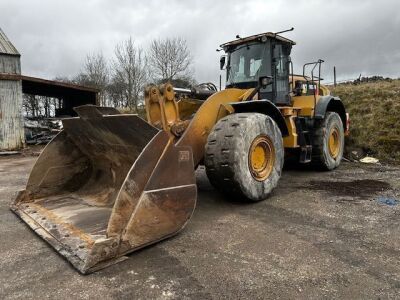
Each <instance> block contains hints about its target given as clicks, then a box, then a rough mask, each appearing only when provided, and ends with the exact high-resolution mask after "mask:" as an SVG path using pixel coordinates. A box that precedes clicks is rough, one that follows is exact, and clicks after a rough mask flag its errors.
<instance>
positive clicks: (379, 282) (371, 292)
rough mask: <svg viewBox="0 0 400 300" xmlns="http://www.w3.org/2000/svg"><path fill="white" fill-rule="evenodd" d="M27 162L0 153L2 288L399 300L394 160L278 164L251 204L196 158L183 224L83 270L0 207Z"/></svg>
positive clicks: (33, 293)
mask: <svg viewBox="0 0 400 300" xmlns="http://www.w3.org/2000/svg"><path fill="white" fill-rule="evenodd" d="M33 163H34V158H32V157H14V158H0V236H1V243H0V255H1V260H0V298H1V299H16V298H36V299H38V298H45V297H48V298H51V299H54V298H58V299H73V298H101V299H111V298H117V299H121V298H126V299H149V298H159V299H170V298H179V299H181V298H201V299H208V298H211V299H219V298H242V299H243V298H250V299H255V298H264V299H265V298H267V299H268V298H272V299H276V298H281V299H295V298H296V299H299V298H302V299H310V298H315V299H321V298H338V299H378V298H380V299H400V203H398V202H397V203H396V202H395V199H397V200H399V199H400V180H399V178H400V169H399V168H395V167H383V166H378V165H372V166H371V165H360V164H355V163H352V164H349V163H345V164H343V165H342V166H341V167H340V168H339V169H338V170H336V171H333V172H330V173H318V172H313V171H299V170H285V172H284V175H283V178H282V179H281V181H280V184H279V187H278V189H276V191H275V192H274V194H273V195H272V197H270V198H269V199H268V200H266V201H263V202H260V203H256V204H247V205H246V204H240V203H232V202H230V201H229V199H225V198H224V197H223V196H221V195H220V194H218V193H217V192H216V191H215V190H214V189H213V188H212V187H211V186H210V184H209V183H208V181H207V179H206V176H205V174H204V170H202V169H200V170H198V171H197V177H198V186H199V197H198V205H197V209H196V211H195V214H194V216H193V218H192V220H191V222H190V223H189V225H188V226H187V227H186V229H185V230H184V231H183V232H181V233H180V234H179V235H178V236H176V237H173V238H171V239H169V240H167V241H163V242H160V243H158V244H156V245H155V246H152V247H148V248H146V249H144V250H141V251H139V252H136V253H134V254H132V255H130V256H129V259H127V260H125V261H124V262H122V263H120V264H117V265H114V266H112V267H110V268H108V269H105V270H101V271H99V272H97V273H94V274H91V275H88V276H82V275H79V274H78V273H77V272H76V271H75V270H74V269H73V268H72V267H71V266H70V265H69V264H68V263H67V262H66V261H65V260H64V259H63V258H62V257H60V256H59V255H57V254H56V253H55V252H54V251H53V249H52V248H50V247H49V246H48V245H47V244H46V243H45V242H43V241H42V240H40V239H39V238H38V237H37V236H36V235H35V234H34V233H33V232H32V231H31V230H30V229H28V228H27V227H26V226H25V225H24V223H22V222H21V221H20V220H19V219H18V218H17V217H16V216H15V215H14V214H12V213H11V212H10V210H9V209H8V205H9V203H10V201H11V199H12V198H13V197H14V195H15V192H16V191H18V190H20V189H23V188H24V185H25V182H26V180H27V176H28V174H29V171H30V168H31V167H32V165H33ZM386 198H387V199H389V200H387V199H386ZM378 200H380V202H379V201H378ZM391 201H392V202H391ZM386 202H387V203H388V204H394V205H388V204H385V203H386ZM396 204H397V205H396Z"/></svg>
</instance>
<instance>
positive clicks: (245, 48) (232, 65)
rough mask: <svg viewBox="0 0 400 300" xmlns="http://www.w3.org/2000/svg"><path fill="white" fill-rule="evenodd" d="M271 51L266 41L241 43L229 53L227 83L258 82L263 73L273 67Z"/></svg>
mask: <svg viewBox="0 0 400 300" xmlns="http://www.w3.org/2000/svg"><path fill="white" fill-rule="evenodd" d="M269 52H270V47H269V46H268V45H267V44H265V43H262V44H260V43H257V44H249V45H240V46H238V47H237V48H236V49H234V50H233V51H232V52H231V53H229V60H228V63H229V64H228V67H227V82H226V83H227V85H234V84H235V83H242V82H258V78H259V77H260V76H261V75H267V71H268V70H270V68H271V67H270V64H271V63H270V61H269V59H268V58H269V57H270V53H269ZM269 73H270V72H269ZM269 75H270V74H269Z"/></svg>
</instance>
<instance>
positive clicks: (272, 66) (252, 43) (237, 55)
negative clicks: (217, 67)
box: [221, 32, 296, 105]
mask: <svg viewBox="0 0 400 300" xmlns="http://www.w3.org/2000/svg"><path fill="white" fill-rule="evenodd" d="M295 44H296V43H295V42H293V41H291V40H289V39H287V38H284V37H282V36H279V35H277V34H274V33H271V32H267V33H262V34H257V35H253V36H249V37H246V38H238V39H237V40H235V41H232V42H228V43H225V44H222V45H221V48H222V49H223V50H224V51H225V53H226V54H227V55H226V57H227V62H226V88H241V89H246V88H254V87H256V86H257V85H258V83H259V78H260V77H264V76H270V77H272V78H273V82H272V84H270V85H268V86H267V87H266V88H261V89H260V99H268V100H270V101H272V102H273V103H275V104H277V105H289V104H290V88H289V72H290V71H289V69H290V68H289V65H290V63H291V60H290V52H291V50H292V46H293V45H295ZM224 65H225V56H223V57H221V69H223V67H224Z"/></svg>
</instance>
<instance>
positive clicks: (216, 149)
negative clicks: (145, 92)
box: [204, 113, 284, 201]
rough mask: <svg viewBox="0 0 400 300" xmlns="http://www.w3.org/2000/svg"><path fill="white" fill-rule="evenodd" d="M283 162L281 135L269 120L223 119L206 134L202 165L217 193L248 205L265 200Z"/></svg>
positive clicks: (251, 117)
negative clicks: (222, 193) (246, 202)
mask: <svg viewBox="0 0 400 300" xmlns="http://www.w3.org/2000/svg"><path fill="white" fill-rule="evenodd" d="M283 161H284V149H283V140H282V134H281V131H280V130H279V128H278V126H277V124H276V123H275V121H274V120H273V119H271V118H270V117H269V116H266V115H263V114H259V113H238V114H232V115H228V116H226V117H225V118H222V119H221V120H219V121H218V123H217V124H216V125H215V126H214V128H213V130H212V132H211V133H210V134H209V136H208V139H207V144H206V147H205V156H204V164H205V167H206V173H207V177H208V179H209V180H210V182H211V184H212V185H213V186H214V187H215V188H217V189H218V190H220V191H222V192H224V193H227V194H230V195H233V196H234V197H235V198H237V197H239V198H241V199H245V200H248V201H260V200H264V199H265V198H267V197H268V195H269V194H270V193H271V191H272V190H273V189H274V188H275V187H276V185H277V184H278V181H279V178H280V176H281V172H282V167H283Z"/></svg>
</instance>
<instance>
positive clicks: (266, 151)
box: [249, 135, 275, 181]
mask: <svg viewBox="0 0 400 300" xmlns="http://www.w3.org/2000/svg"><path fill="white" fill-rule="evenodd" d="M274 164H275V148H274V143H273V142H272V140H271V139H270V138H269V137H268V136H266V135H261V136H258V137H257V138H255V140H254V141H253V142H252V144H251V146H250V151H249V168H250V172H251V175H252V176H253V177H254V178H255V179H256V180H258V181H264V180H265V179H267V178H268V176H269V175H270V174H271V172H272V170H273V167H274Z"/></svg>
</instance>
